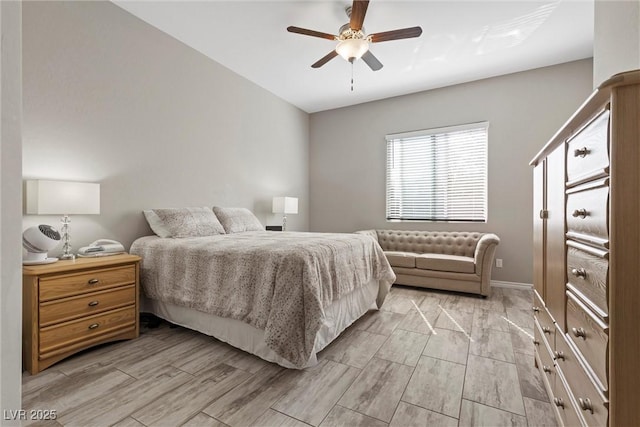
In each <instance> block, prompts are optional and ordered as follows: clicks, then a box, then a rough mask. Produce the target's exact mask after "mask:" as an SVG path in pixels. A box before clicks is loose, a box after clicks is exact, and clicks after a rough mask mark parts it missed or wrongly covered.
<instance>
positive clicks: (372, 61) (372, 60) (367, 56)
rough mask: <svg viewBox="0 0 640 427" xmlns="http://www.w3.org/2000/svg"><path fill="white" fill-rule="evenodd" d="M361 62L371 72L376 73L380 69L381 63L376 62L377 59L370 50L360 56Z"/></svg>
mask: <svg viewBox="0 0 640 427" xmlns="http://www.w3.org/2000/svg"><path fill="white" fill-rule="evenodd" d="M362 60H363V61H364V62H365V63H366V64H367V65H368V66H369V68H371V69H372V70H373V71H378V70H379V69H380V68H382V62H380V61H378V58H376V57H375V55H374V54H373V53H371V51H370V50H368V51H366V52H365V53H364V55H362Z"/></svg>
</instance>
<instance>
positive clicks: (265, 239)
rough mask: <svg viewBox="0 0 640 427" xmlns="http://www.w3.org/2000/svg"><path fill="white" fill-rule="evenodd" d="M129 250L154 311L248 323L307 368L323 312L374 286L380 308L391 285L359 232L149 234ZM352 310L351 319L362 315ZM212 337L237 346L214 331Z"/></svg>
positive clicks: (379, 256)
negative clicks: (176, 310) (138, 260)
mask: <svg viewBox="0 0 640 427" xmlns="http://www.w3.org/2000/svg"><path fill="white" fill-rule="evenodd" d="M131 252H132V253H134V254H137V255H140V256H141V257H142V262H141V284H142V287H143V289H144V292H145V295H146V297H147V298H148V299H150V300H151V301H153V302H154V304H156V307H159V306H158V304H157V303H160V302H161V303H163V304H165V308H166V307H170V308H174V307H180V308H185V309H189V310H194V311H197V312H202V313H206V314H208V315H213V316H216V317H218V318H222V319H230V320H235V321H237V322H240V323H243V324H246V325H249V326H251V327H253V328H255V329H256V330H259V331H261V332H262V334H263V336H262V341H263V342H264V344H265V345H266V347H267V348H268V349H269V350H270V351H272V352H273V353H274V354H275V355H277V356H278V358H281V359H283V360H285V361H287V363H288V364H290V365H291V366H292V367H298V368H301V367H304V366H307V365H308V364H309V363H310V361H311V362H313V355H314V354H315V352H317V347H316V346H317V345H321V344H322V342H323V341H324V339H320V340H319V339H318V333H319V331H321V330H322V328H323V327H324V325H327V324H328V323H330V321H329V320H328V319H330V317H331V316H327V313H328V312H330V311H331V310H332V307H342V310H343V311H344V309H345V308H344V306H343V305H340V304H342V303H338V301H340V300H343V299H345V301H351V300H353V298H354V297H353V296H354V295H368V296H369V297H370V296H371V295H370V294H371V292H369V291H370V286H371V283H374V284H376V285H377V286H376V287H375V290H376V292H375V298H374V300H372V302H373V301H375V302H376V303H377V304H378V306H380V305H381V304H382V301H383V300H384V298H385V296H386V294H387V292H388V290H389V288H390V286H391V283H393V281H394V280H395V275H394V274H393V271H392V270H391V267H390V265H389V263H388V261H387V260H386V257H385V256H384V253H383V252H382V249H381V248H380V246H379V245H378V243H377V242H375V240H374V239H372V238H371V237H369V236H364V235H358V234H329V233H297V232H295V233H294V232H263V231H260V232H243V233H234V234H225V235H216V236H207V237H197V238H184V239H171V238H159V237H156V236H149V237H143V238H140V239H138V240H136V241H135V242H134V243H133V245H132V247H131ZM364 288H366V289H367V290H369V291H367V290H364ZM356 298H359V296H358V297H356ZM336 304H338V305H336ZM346 304H348V302H345V303H344V305H346ZM370 305H371V304H370V303H369V304H367V308H368V306H370ZM356 308H357V310H354V312H356V311H357V312H358V316H360V315H362V314H363V313H364V312H365V311H366V309H365V310H362V307H360V306H359V305H358V306H357V307H356ZM157 311H158V312H160V311H161V310H159V309H158V310H157ZM165 312H167V313H168V311H167V310H165ZM156 314H158V313H156ZM160 317H163V316H162V315H160ZM169 320H170V319H169ZM353 320H355V319H350V320H349V321H348V323H347V324H346V326H348V324H350V323H351V322H352V321H353ZM345 322H347V321H346V320H345ZM177 323H180V322H177ZM232 323H233V322H232ZM184 326H189V325H186V324H185V325H184ZM346 326H344V327H346ZM344 327H342V328H340V327H337V328H330V329H333V330H334V331H333V332H332V333H330V334H329V335H333V338H335V336H336V335H337V334H338V333H339V332H340V331H341V330H342V329H344ZM193 329H197V328H193ZM203 329H204V328H203ZM335 331H338V332H337V333H335ZM202 332H205V331H202ZM205 333H207V332H205ZM212 335H213V334H212ZM229 335H230V334H229ZM329 335H328V336H329ZM214 336H216V337H217V338H220V339H222V340H224V341H227V342H229V343H231V344H233V345H235V346H237V347H241V346H240V345H238V344H237V343H233V342H231V340H230V339H229V338H227V339H224V337H222V336H220V332H219V331H218V332H217V333H216V335H214ZM333 338H331V339H333ZM318 343H320V344H318ZM324 345H326V343H325V344H324ZM324 345H322V347H323V346H324ZM248 347H250V346H248ZM241 348H242V347H241ZM272 359H273V358H272Z"/></svg>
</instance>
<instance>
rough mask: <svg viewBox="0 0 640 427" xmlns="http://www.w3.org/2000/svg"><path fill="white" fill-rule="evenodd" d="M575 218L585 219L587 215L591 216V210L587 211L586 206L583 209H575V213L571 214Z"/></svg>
mask: <svg viewBox="0 0 640 427" xmlns="http://www.w3.org/2000/svg"><path fill="white" fill-rule="evenodd" d="M571 215H572V216H573V217H574V218H578V217H580V218H582V219H585V218H586V217H588V216H589V212H587V210H586V209H585V208H582V209H576V210H575V211H573V213H572V214H571Z"/></svg>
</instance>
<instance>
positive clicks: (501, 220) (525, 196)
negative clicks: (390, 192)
mask: <svg viewBox="0 0 640 427" xmlns="http://www.w3.org/2000/svg"><path fill="white" fill-rule="evenodd" d="M591 83H592V62H591V60H582V61H577V62H571V63H567V64H562V65H557V66H553V67H547V68H541V69H537V70H532V71H526V72H522V73H516V74H511V75H507V76H502V77H495V78H491V79H486V80H481V81H477V82H472V83H467V84H462V85H457V86H451V87H447V88H443V89H437V90H432V91H427V92H422V93H416V94H411V95H406V96H401V97H396V98H391V99H386V100H382V101H376V102H370V103H367V104H361V105H357V106H354V107H346V108H341V109H336V110H330V111H325V112H320V113H315V114H312V115H311V121H310V130H311V134H310V156H309V157H310V159H311V162H310V168H309V172H310V180H309V182H310V200H311V206H310V227H311V230H312V231H355V230H359V229H366V228H398V229H409V230H411V229H419V230H479V231H485V232H495V233H497V234H498V235H499V236H500V238H501V240H502V241H501V243H500V246H499V247H498V251H497V255H496V256H497V257H498V258H502V259H503V260H504V267H503V268H502V269H494V274H493V279H494V280H502V281H510V282H520V283H531V282H532V265H531V263H532V243H531V242H532V229H531V227H532V226H531V215H532V188H531V187H532V179H531V176H532V171H531V168H530V167H529V166H528V163H529V160H530V159H531V158H532V157H533V156H534V155H535V154H536V152H537V151H538V150H539V149H540V148H542V146H543V145H544V144H545V143H546V141H547V140H548V139H549V138H550V137H551V136H552V135H553V133H554V132H555V131H556V130H557V129H558V128H559V127H560V126H561V125H562V124H563V123H564V121H566V120H567V119H568V118H569V116H570V115H571V114H572V113H573V112H574V111H575V110H576V109H577V107H578V106H579V105H580V104H581V103H582V102H583V101H584V100H585V99H586V98H587V96H589V94H590V92H591ZM485 120H487V121H489V122H490V127H489V219H488V222H487V223H486V224H477V223H475V224H469V223H464V224H462V223H428V222H422V223H414V222H412V223H389V222H387V221H386V220H385V173H386V171H385V155H386V145H385V144H386V143H385V135H386V134H390V133H398V132H405V131H413V130H419V129H428V128H434V127H442V126H449V125H457V124H464V123H472V122H479V121H485Z"/></svg>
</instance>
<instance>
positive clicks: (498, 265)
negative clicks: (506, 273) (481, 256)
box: [496, 258, 502, 268]
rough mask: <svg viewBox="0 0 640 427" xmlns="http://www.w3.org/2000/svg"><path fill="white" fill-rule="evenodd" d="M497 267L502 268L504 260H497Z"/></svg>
mask: <svg viewBox="0 0 640 427" xmlns="http://www.w3.org/2000/svg"><path fill="white" fill-rule="evenodd" d="M496 267H498V268H502V258H496Z"/></svg>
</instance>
